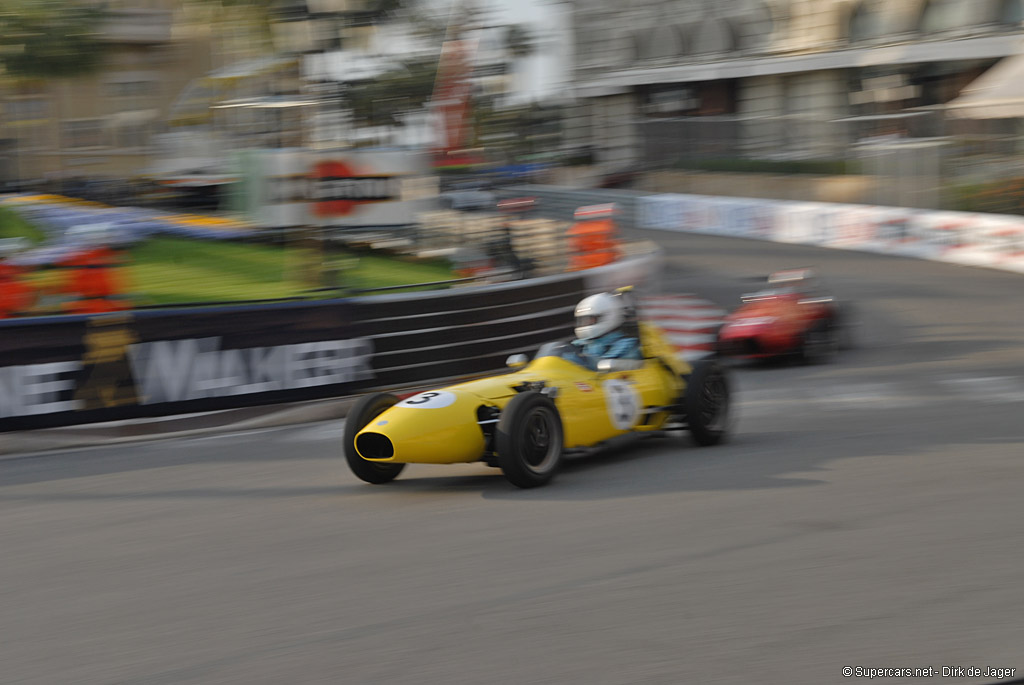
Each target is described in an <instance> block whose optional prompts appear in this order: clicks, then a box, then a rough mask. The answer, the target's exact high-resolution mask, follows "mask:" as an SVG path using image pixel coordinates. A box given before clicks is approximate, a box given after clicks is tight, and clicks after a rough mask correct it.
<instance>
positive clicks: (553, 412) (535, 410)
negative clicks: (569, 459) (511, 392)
mask: <svg viewBox="0 0 1024 685" xmlns="http://www.w3.org/2000/svg"><path fill="white" fill-rule="evenodd" d="M563 441H564V432H563V429H562V417H561V415H560V414H559V413H558V408H557V407H555V403H554V402H552V401H551V399H550V398H548V397H547V396H546V395H542V394H541V393H539V392H533V391H531V392H524V393H520V394H518V395H516V396H515V397H513V398H512V401H511V402H509V403H508V404H507V405H506V406H505V409H504V410H503V411H502V412H501V418H499V419H498V426H497V428H496V430H495V431H494V446H495V452H497V457H498V466H499V467H501V471H502V473H503V474H504V475H505V478H506V479H507V480H508V482H510V483H512V485H515V486H516V487H520V488H535V487H537V486H540V485H544V484H545V483H547V482H548V481H550V480H551V479H552V478H553V477H554V475H555V473H556V472H557V471H558V467H559V466H560V465H561V463H562V447H563V444H562V443H563Z"/></svg>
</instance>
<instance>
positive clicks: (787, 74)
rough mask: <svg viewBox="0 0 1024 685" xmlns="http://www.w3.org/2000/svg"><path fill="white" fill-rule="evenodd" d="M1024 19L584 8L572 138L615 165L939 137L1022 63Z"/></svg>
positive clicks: (684, 6)
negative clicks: (968, 99) (1010, 64)
mask: <svg viewBox="0 0 1024 685" xmlns="http://www.w3.org/2000/svg"><path fill="white" fill-rule="evenodd" d="M1022 18H1024V2H1022V0H970V1H967V0H634V1H631V2H629V3H620V2H611V1H610V0H574V15H573V20H574V22H573V27H574V43H575V59H574V79H575V83H576V87H575V94H576V96H577V98H578V102H579V103H580V104H579V105H578V107H577V114H576V117H575V121H574V122H573V124H572V126H571V130H572V132H573V135H574V136H575V137H576V141H575V142H577V143H583V142H586V143H589V144H590V145H592V146H593V148H594V150H595V152H596V155H597V159H598V161H599V162H601V163H604V164H610V165H616V164H627V163H632V162H638V161H648V160H649V159H651V158H652V157H658V156H661V157H663V158H666V159H668V160H669V161H671V159H673V158H678V157H686V156H692V155H697V156H702V157H705V158H730V157H759V158H819V159H820V158H836V157H837V156H841V155H842V154H843V150H844V149H845V147H846V146H848V145H850V144H851V143H853V142H856V141H857V140H859V139H865V138H870V137H873V136H881V135H899V136H921V137H925V136H936V135H942V133H943V131H942V130H941V126H942V124H941V116H938V117H936V116H934V115H935V113H936V112H937V111H938V110H939V108H938V107H937V106H941V105H942V104H944V103H946V102H948V101H949V100H951V99H953V98H954V97H956V95H957V94H958V93H959V92H960V90H961V89H962V88H963V87H964V86H966V85H967V84H969V83H970V82H971V81H972V80H973V79H974V78H976V77H977V76H979V75H980V74H981V73H983V72H984V71H985V70H986V69H988V68H989V67H990V66H992V65H993V64H995V63H996V62H997V61H999V60H1000V59H1001V58H1003V57H1006V56H1010V55H1014V54H1017V53H1018V52H1020V51H1021V28H1022V25H1021V20H1022Z"/></svg>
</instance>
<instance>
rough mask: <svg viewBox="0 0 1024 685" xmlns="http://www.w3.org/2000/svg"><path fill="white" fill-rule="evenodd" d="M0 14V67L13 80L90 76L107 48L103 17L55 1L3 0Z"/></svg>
mask: <svg viewBox="0 0 1024 685" xmlns="http://www.w3.org/2000/svg"><path fill="white" fill-rule="evenodd" d="M4 5H5V7H4V9H2V10H0V64H2V65H3V67H4V69H5V70H6V71H7V73H8V74H10V75H11V76H14V77H28V78H65V77H72V76H80V75H83V74H88V73H90V72H92V71H94V70H95V69H96V68H97V67H98V66H99V64H100V62H101V61H102V59H103V53H104V49H105V47H106V44H105V43H104V41H103V40H102V39H101V37H100V30H101V28H102V23H103V21H104V20H105V18H106V13H105V12H104V11H103V10H102V9H101V8H99V7H98V6H96V5H93V4H88V5H87V4H84V3H68V2H66V1H65V2H61V1H59V0H13V2H12V1H11V0H7V1H6V2H5V3H4Z"/></svg>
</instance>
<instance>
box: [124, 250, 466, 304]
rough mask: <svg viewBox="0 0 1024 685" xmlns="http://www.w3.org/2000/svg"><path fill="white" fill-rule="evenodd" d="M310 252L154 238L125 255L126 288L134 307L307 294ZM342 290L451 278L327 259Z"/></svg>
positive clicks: (413, 266) (363, 258)
mask: <svg viewBox="0 0 1024 685" xmlns="http://www.w3.org/2000/svg"><path fill="white" fill-rule="evenodd" d="M311 261H312V257H311V255H310V253H309V252H308V251H306V250H303V249H301V248H297V247H275V246H270V245H253V244H245V243H228V242H212V241H196V240H183V239H177V238H154V239H151V240H148V241H146V242H145V243H143V244H141V245H137V246H136V247H134V248H133V249H132V251H131V266H129V267H128V269H127V280H128V284H127V285H128V288H129V291H130V293H131V294H132V295H133V296H135V298H136V300H137V301H138V302H139V304H174V303H183V302H211V301H229V300H263V299H273V298H280V297H295V296H302V295H308V294H309V291H310V290H311V289H312V288H313V287H314V286H313V285H312V284H311V283H310V282H309V272H310V269H309V264H310V262H311ZM332 261H334V262H336V263H338V264H340V265H342V267H343V268H342V271H341V272H340V274H339V277H338V281H339V282H340V284H341V285H342V286H344V287H346V288H357V289H358V288H380V287H386V286H393V285H407V284H411V283H427V282H431V281H443V280H448V279H452V278H455V276H454V274H453V273H452V271H451V269H450V268H449V266H448V265H447V264H445V263H441V262H407V261H403V260H400V259H396V258H391V257H386V256H381V255H375V254H345V255H338V256H334V257H332Z"/></svg>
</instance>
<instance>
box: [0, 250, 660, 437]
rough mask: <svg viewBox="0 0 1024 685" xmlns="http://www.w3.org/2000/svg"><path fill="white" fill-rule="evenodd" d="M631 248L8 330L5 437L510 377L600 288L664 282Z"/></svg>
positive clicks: (3, 373)
mask: <svg viewBox="0 0 1024 685" xmlns="http://www.w3.org/2000/svg"><path fill="white" fill-rule="evenodd" d="M660 262H661V260H660V253H659V252H658V251H657V250H656V249H653V248H650V247H649V246H632V249H631V251H630V254H629V255H628V256H627V257H626V258H624V259H622V260H621V261H620V262H617V263H616V264H612V265H608V266H605V267H600V268H599V269H593V270H591V271H589V272H576V273H563V274H558V275H552V276H546V277H542V278H535V279H527V280H519V281H513V282H508V283H498V284H493V285H485V286H470V287H466V288H459V289H453V290H444V291H427V292H418V293H394V294H384V295H374V296H366V297H352V298H346V299H336V300H318V301H305V302H278V303H268V304H259V305H255V304H254V305H244V306H225V307H196V308H169V309H153V310H138V311H133V312H127V313H118V314H109V315H101V316H58V317H39V318H32V319H11V320H4V321H0V432H2V431H13V430H27V429H37V428H47V427H55V426H66V425H74V424H82V423H93V422H102V421H115V420H123V419H132V418H142V417H152V416H166V415H173V414H183V413H191V412H205V411H215V410H222V409H234V408H239V407H248V406H257V405H267V404H278V403H284V402H296V401H304V400H316V399H323V398H328V397H342V396H349V395H353V394H357V393H361V392H366V391H369V390H373V389H378V388H391V387H401V386H412V385H423V384H425V383H429V382H431V381H432V380H441V379H450V378H452V377H460V376H471V375H477V374H482V373H489V372H494V371H498V370H501V369H502V368H504V363H505V359H506V358H507V356H508V355H510V354H515V353H519V352H524V353H530V352H532V351H535V350H536V349H537V348H539V347H540V346H541V345H542V344H543V343H545V342H547V341H550V340H557V339H561V338H566V337H569V336H571V335H572V328H573V324H574V321H573V309H574V307H575V305H576V303H577V302H578V301H579V300H580V299H581V298H582V297H584V295H585V294H588V293H590V292H592V291H593V290H594V289H600V288H607V287H616V286H619V285H627V284H634V285H638V286H640V287H641V288H643V287H644V286H652V285H654V284H655V283H656V274H657V272H658V270H659V268H660Z"/></svg>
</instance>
